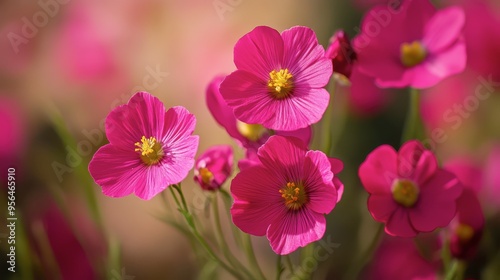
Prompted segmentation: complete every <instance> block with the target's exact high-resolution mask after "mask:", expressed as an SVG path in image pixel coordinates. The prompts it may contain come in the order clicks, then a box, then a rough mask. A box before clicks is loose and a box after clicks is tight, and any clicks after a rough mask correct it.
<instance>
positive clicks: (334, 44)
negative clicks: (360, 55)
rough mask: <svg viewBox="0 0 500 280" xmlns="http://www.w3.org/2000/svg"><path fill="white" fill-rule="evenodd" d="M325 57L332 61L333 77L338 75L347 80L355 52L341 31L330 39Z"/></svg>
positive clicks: (354, 58)
mask: <svg viewBox="0 0 500 280" xmlns="http://www.w3.org/2000/svg"><path fill="white" fill-rule="evenodd" d="M325 56H326V57H328V58H329V59H331V60H332V64H333V72H334V75H335V74H340V75H343V76H344V77H345V78H344V79H349V77H350V76H351V72H352V67H353V64H354V61H355V60H356V52H355V51H354V49H353V47H352V46H351V41H350V40H349V37H348V36H347V34H345V32H344V31H343V30H340V31H337V32H336V33H335V34H333V36H332V38H330V45H329V46H328V48H327V49H326V52H325ZM340 80H342V78H340Z"/></svg>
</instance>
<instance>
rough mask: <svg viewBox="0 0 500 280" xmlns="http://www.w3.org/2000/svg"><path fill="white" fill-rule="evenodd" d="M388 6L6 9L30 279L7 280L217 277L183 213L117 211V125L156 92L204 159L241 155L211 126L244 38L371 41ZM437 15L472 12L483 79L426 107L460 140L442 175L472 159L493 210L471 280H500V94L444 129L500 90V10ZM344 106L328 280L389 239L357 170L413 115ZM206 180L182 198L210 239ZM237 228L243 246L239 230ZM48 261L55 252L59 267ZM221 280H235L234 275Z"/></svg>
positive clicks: (6, 160) (5, 71)
mask: <svg viewBox="0 0 500 280" xmlns="http://www.w3.org/2000/svg"><path fill="white" fill-rule="evenodd" d="M385 2H387V1H380V0H379V1H375V0H372V1H368V0H357V1H348V0H337V1H327V0H294V1H287V0H276V1H265V0H252V1H250V0H189V1H180V0H179V1H173V0H165V1H161V0H143V1H133V0H120V1H119V0H100V1H98V0H86V1H84V0H59V1H57V0H51V1H50V0H40V1H2V2H1V3H0V116H1V119H0V126H1V128H2V129H1V132H0V135H2V136H1V137H0V155H1V173H2V184H4V183H5V178H4V177H5V175H6V173H7V168H9V167H15V168H16V183H17V188H16V193H15V196H16V215H17V217H18V221H17V231H16V232H17V236H16V237H17V249H18V251H19V252H18V254H17V257H18V258H17V268H18V271H17V272H16V273H15V274H12V273H10V272H8V271H7V270H6V269H2V271H0V275H1V276H0V278H2V279H29V278H25V277H29V276H30V275H31V276H32V277H33V278H34V279H56V278H53V277H54V275H56V274H57V271H59V272H61V273H63V274H64V275H71V277H70V278H65V279H92V278H93V277H94V276H95V274H96V273H97V274H98V275H106V276H103V277H105V278H107V279H134V278H132V277H135V279H137V280H139V279H197V278H198V277H199V275H200V270H201V267H202V266H201V265H200V264H199V263H198V262H197V261H196V258H195V253H194V252H193V250H192V249H191V246H190V244H189V243H188V240H187V239H186V238H185V237H184V236H183V235H182V234H181V233H179V232H178V231H177V230H176V229H175V228H172V227H170V226H168V225H167V224H165V223H163V222H162V221H161V220H160V219H159V218H158V217H162V215H165V212H171V213H175V209H173V207H172V208H170V209H168V207H166V206H165V203H164V201H163V199H162V197H161V196H158V197H155V198H153V199H152V200H150V201H144V200H141V199H139V198H137V197H135V196H129V197H125V198H120V199H113V198H109V197H106V196H104V195H102V194H101V191H100V188H99V187H98V186H97V185H95V184H93V182H92V181H91V178H90V177H89V174H88V171H87V166H88V162H89V161H90V159H91V158H92V155H93V154H94V153H95V151H96V150H97V149H98V148H99V147H100V146H102V145H104V144H105V143H107V140H106V138H105V133H104V128H103V123H104V119H105V117H106V115H107V114H108V113H109V112H110V111H111V110H112V109H113V108H114V107H116V106H118V105H120V104H124V103H126V102H127V100H128V99H129V98H130V97H131V96H132V95H133V93H135V92H136V91H140V90H145V91H148V92H150V93H152V94H153V95H155V96H157V97H158V98H160V100H162V101H163V102H164V104H165V106H166V107H171V106H175V105H182V106H184V107H186V108H187V109H188V110H190V111H191V112H192V113H194V114H195V115H196V118H197V128H196V131H195V134H198V135H200V139H201V140H200V147H199V153H201V152H202V151H203V150H205V149H206V148H208V147H209V146H211V145H214V144H222V143H228V144H232V145H234V141H232V139H230V137H229V136H228V135H227V134H226V133H225V130H224V129H223V128H221V127H219V126H218V125H217V124H216V122H215V120H214V119H213V118H212V116H211V115H210V113H209V111H208V109H207V107H206V105H205V89H206V86H207V85H208V83H209V81H210V80H211V79H212V78H213V77H214V76H216V75H219V74H228V73H230V72H231V71H233V70H235V67H234V64H233V46H234V44H235V42H236V41H237V40H238V38H240V37H241V36H242V35H244V34H245V33H247V32H249V31H250V30H252V29H253V28H254V27H255V26H259V25H268V26H271V27H273V28H275V29H277V30H284V29H287V28H289V27H291V26H294V25H305V26H309V27H311V28H312V29H313V30H314V31H315V32H316V34H317V36H318V39H319V41H320V43H321V44H322V45H323V46H325V47H327V46H328V42H329V39H330V37H331V36H332V35H333V33H334V32H335V31H336V30H338V29H344V30H345V31H346V32H347V33H348V34H349V35H350V36H351V37H352V36H354V35H356V34H357V32H358V31H359V28H358V27H359V22H360V20H361V18H362V15H363V13H364V12H366V10H367V8H368V7H370V6H371V5H373V4H375V3H385ZM434 2H437V3H436V4H437V5H438V6H444V5H449V4H450V3H454V4H459V5H463V6H465V7H467V9H466V12H467V25H466V29H465V35H464V36H465V37H466V40H467V44H468V45H467V46H468V57H469V62H468V64H469V66H468V69H467V71H466V72H465V73H464V74H460V75H459V76H456V77H451V78H449V79H447V80H446V81H444V82H443V83H441V84H440V85H439V86H437V87H436V88H433V89H431V90H429V91H427V92H424V93H423V106H422V114H423V117H424V121H425V124H426V125H427V128H428V130H429V132H431V131H432V129H433V128H436V127H439V128H443V129H444V130H445V131H446V135H447V136H448V137H447V140H446V141H445V142H444V143H437V145H433V148H434V149H435V151H436V152H437V153H438V155H439V156H440V159H441V161H442V162H446V161H448V160H451V159H453V158H457V157H460V158H465V159H466V162H467V163H471V164H472V165H473V166H475V167H476V169H477V172H478V173H477V174H478V175H477V180H480V182H481V185H482V187H483V191H482V198H481V199H482V202H484V209H485V213H486V214H487V221H488V223H490V224H491V225H492V226H491V227H489V228H488V231H487V233H486V237H485V238H484V239H485V240H484V242H483V243H484V244H482V247H486V248H489V249H488V250H486V251H484V252H483V253H481V254H480V257H479V260H478V261H477V262H474V263H473V265H472V267H473V268H474V269H472V272H471V273H472V276H473V277H478V276H485V275H495V273H496V272H495V271H494V269H495V267H498V266H500V261H499V258H500V255H499V253H498V252H499V251H498V248H499V247H500V246H499V242H500V240H498V236H499V234H500V231H499V227H500V223H499V222H498V221H499V215H498V213H499V211H498V209H500V208H499V206H498V205H499V203H500V185H499V184H500V179H499V178H498V177H499V175H498V174H500V173H499V172H500V170H499V168H500V145H499V144H500V142H499V139H500V125H499V122H498V121H499V119H500V110H498V108H499V107H498V106H499V105H500V95H499V94H498V84H497V85H496V86H494V85H492V86H490V87H486V86H485V88H487V89H488V90H490V89H491V93H492V94H491V95H490V96H489V98H488V99H487V101H481V102H480V104H479V105H478V106H477V108H476V109H474V110H472V111H470V112H466V113H467V117H462V118H461V119H462V123H461V125H460V126H459V127H458V128H455V127H450V126H449V123H447V122H446V121H443V117H442V116H443V112H445V111H446V110H448V109H451V108H453V107H452V106H453V105H454V104H463V102H464V100H466V99H467V96H470V95H473V94H474V91H475V90H476V88H477V87H478V86H479V85H481V84H482V81H483V80H484V79H486V80H488V79H490V80H493V81H495V80H496V81H500V31H499V29H498V27H499V26H500V6H499V5H498V2H497V1H487V0H486V1H434ZM481 77H482V78H484V79H483V80H481ZM483 84H484V83H483ZM335 94H336V95H335V98H336V99H337V100H338V102H336V105H335V108H336V111H335V114H334V119H333V126H335V127H336V128H335V129H334V131H336V133H337V134H336V136H335V137H336V138H335V139H336V141H337V142H336V145H335V147H334V150H333V155H334V156H335V157H338V158H341V159H342V160H343V161H344V163H345V169H344V171H343V172H342V173H341V175H340V178H341V179H342V180H343V182H344V183H345V194H344V198H343V200H342V201H341V203H340V204H339V205H338V206H337V208H336V209H335V210H334V211H333V212H332V214H331V215H329V216H328V220H329V223H328V229H327V234H326V235H325V236H329V237H330V238H331V240H333V241H334V242H336V243H338V244H340V247H338V248H337V249H335V251H334V253H333V254H331V255H330V256H329V258H328V260H326V261H324V262H322V263H320V264H319V266H318V269H317V273H316V277H317V278H318V279H324V278H327V277H328V278H329V279H335V278H337V277H339V276H341V275H342V274H343V273H344V272H345V270H346V266H348V265H349V263H350V262H351V261H352V259H353V258H354V257H355V256H356V254H358V253H359V251H360V250H361V249H362V248H364V247H365V246H366V244H367V243H368V242H369V241H370V237H371V236H372V235H373V231H374V229H375V228H376V223H375V222H373V221H372V218H371V217H370V215H369V213H368V211H367V209H366V198H367V194H365V193H364V191H363V188H362V186H361V184H360V182H359V179H358V178H357V169H358V166H359V164H360V163H361V162H362V161H363V160H364V158H365V157H366V155H367V154H368V153H369V152H370V151H371V150H373V149H374V148H375V147H377V146H379V145H381V144H384V143H385V144H391V145H393V146H394V147H398V146H399V145H400V135H401V131H402V127H403V123H404V119H405V115H406V112H407V103H408V95H407V93H406V92H405V91H383V92H382V91H380V92H378V91H377V92H375V93H373V95H372V94H371V92H369V91H366V92H365V91H361V92H352V91H351V88H349V87H348V86H342V87H339V88H338V89H337V92H336V93H335ZM431 144H436V143H431ZM234 147H235V150H236V157H237V158H241V157H242V156H243V152H242V151H241V150H239V149H238V147H237V146H236V145H234ZM192 175H193V174H192V173H191V174H190V175H189V177H188V178H187V179H186V180H185V182H184V184H183V188H184V189H185V193H186V194H187V196H188V201H190V204H191V205H192V206H193V208H194V209H195V211H198V214H199V217H200V220H201V222H202V223H203V224H206V227H205V229H206V231H207V234H209V232H210V225H211V223H210V216H207V215H206V214H204V201H205V200H204V199H205V194H203V193H202V192H201V191H200V190H199V187H198V186H196V185H195V184H194V182H193V181H192V180H191V177H192ZM2 192H3V193H2V196H1V199H2V209H1V212H2V213H4V211H6V206H4V202H5V196H6V193H7V191H6V190H5V188H3V187H2ZM92 196H95V197H96V202H95V203H96V205H98V206H99V209H100V214H101V216H102V225H103V226H102V227H99V226H97V225H96V223H95V222H94V221H95V213H94V214H93V212H92V211H91V209H90V208H89V207H88V206H87V204H86V201H87V199H88V198H89V197H92ZM4 209H5V210H4ZM221 210H222V209H221ZM2 215H6V213H4V214H2ZM224 217H225V216H224ZM224 225H225V228H226V229H227V230H228V232H229V221H228V220H227V219H226V220H224ZM0 234H1V235H0V242H1V243H0V249H1V252H2V254H1V256H0V261H1V262H2V266H3V265H5V263H6V256H5V255H6V254H7V252H8V251H7V250H8V247H7V234H8V232H7V229H6V228H5V227H2V228H0ZM254 243H255V245H256V251H257V254H258V256H259V262H260V264H261V265H262V267H263V269H264V270H265V271H266V273H272V271H273V270H274V268H275V265H274V262H275V257H274V255H273V253H272V251H271V249H270V248H269V245H268V242H267V240H266V239H265V238H264V237H263V238H255V239H254ZM47 246H48V247H49V248H50V247H52V250H48V251H47V250H46V249H47ZM118 247H119V248H120V250H117V248H118ZM110 248H111V249H110ZM23 252H24V253H23ZM47 252H52V253H49V254H47ZM110 256H111V257H110ZM112 256H121V262H120V264H117V265H116V266H106V265H105V264H109V263H110V262H109V261H108V259H113V257H112ZM295 257H296V256H295ZM114 259H116V258H114ZM484 260H488V262H485V261H484ZM490 261H491V262H490ZM491 267H493V268H491ZM96 271H97V272H96ZM66 273H69V274H66ZM270 275H271V274H270ZM219 276H220V277H221V278H229V276H227V275H226V274H224V273H223V272H221V273H220V275H219ZM492 279H493V278H492Z"/></svg>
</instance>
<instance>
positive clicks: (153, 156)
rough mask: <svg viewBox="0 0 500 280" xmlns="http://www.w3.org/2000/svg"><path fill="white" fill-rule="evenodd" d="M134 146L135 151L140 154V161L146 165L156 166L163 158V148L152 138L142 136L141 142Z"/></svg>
mask: <svg viewBox="0 0 500 280" xmlns="http://www.w3.org/2000/svg"><path fill="white" fill-rule="evenodd" d="M135 146H136V147H137V148H135V151H136V152H139V153H140V154H141V160H142V161H143V162H144V163H145V164H147V165H153V164H156V163H158V162H159V161H160V160H161V159H162V158H163V148H162V146H161V144H160V143H159V142H158V141H157V140H156V138H154V137H152V136H151V137H149V138H146V136H142V138H141V142H136V143H135Z"/></svg>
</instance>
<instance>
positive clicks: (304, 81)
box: [281, 26, 332, 88]
mask: <svg viewBox="0 0 500 280" xmlns="http://www.w3.org/2000/svg"><path fill="white" fill-rule="evenodd" d="M281 36H282V37H283V42H284V44H285V57H284V59H283V66H284V67H285V68H288V69H289V70H290V72H292V73H295V77H296V78H295V80H296V81H297V82H296V84H297V85H298V86H302V87H306V88H321V87H324V86H326V85H327V84H328V81H329V80H330V77H331V73H332V63H331V61H330V60H329V59H328V58H326V57H325V50H324V49H323V47H322V46H321V45H320V44H318V39H317V38H316V34H314V31H313V30H312V29H310V28H307V27H304V26H296V27H292V28H290V29H288V30H285V31H283V33H281Z"/></svg>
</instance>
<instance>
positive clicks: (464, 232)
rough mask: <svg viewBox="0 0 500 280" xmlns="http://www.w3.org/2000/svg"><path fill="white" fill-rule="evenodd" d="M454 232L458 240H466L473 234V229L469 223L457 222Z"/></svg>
mask: <svg viewBox="0 0 500 280" xmlns="http://www.w3.org/2000/svg"><path fill="white" fill-rule="evenodd" d="M455 233H456V234H457V236H458V238H459V239H460V241H462V242H467V241H469V240H471V238H472V237H473V236H474V229H473V228H472V227H471V226H469V225H466V224H459V225H458V227H457V228H456V229H455Z"/></svg>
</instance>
